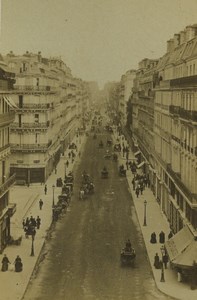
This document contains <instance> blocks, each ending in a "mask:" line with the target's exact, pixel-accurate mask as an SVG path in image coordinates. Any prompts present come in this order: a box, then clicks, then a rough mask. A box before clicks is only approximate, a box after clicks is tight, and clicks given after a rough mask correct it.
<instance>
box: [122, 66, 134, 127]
mask: <svg viewBox="0 0 197 300" xmlns="http://www.w3.org/2000/svg"><path fill="white" fill-rule="evenodd" d="M135 75H136V71H135V70H129V71H127V72H126V73H125V74H124V75H122V77H121V81H120V91H119V108H118V110H119V115H120V118H121V125H122V127H124V126H126V123H127V103H128V100H129V97H130V96H131V94H132V88H133V80H134V78H135Z"/></svg>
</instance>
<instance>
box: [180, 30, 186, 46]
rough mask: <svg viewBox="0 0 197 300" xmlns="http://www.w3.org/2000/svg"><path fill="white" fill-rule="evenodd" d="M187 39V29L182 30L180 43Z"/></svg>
mask: <svg viewBox="0 0 197 300" xmlns="http://www.w3.org/2000/svg"><path fill="white" fill-rule="evenodd" d="M185 41H186V36H185V31H181V32H180V44H183V43H185Z"/></svg>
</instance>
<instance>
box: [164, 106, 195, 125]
mask: <svg viewBox="0 0 197 300" xmlns="http://www.w3.org/2000/svg"><path fill="white" fill-rule="evenodd" d="M169 112H170V113H171V114H173V115H178V116H179V117H181V118H182V119H185V120H191V121H192V122H197V111H192V110H186V109H184V108H182V107H180V106H175V105H170V106H169Z"/></svg>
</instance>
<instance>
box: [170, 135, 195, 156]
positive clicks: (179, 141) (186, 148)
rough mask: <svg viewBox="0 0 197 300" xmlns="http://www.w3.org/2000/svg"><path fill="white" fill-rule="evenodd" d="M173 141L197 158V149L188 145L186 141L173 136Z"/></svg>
mask: <svg viewBox="0 0 197 300" xmlns="http://www.w3.org/2000/svg"><path fill="white" fill-rule="evenodd" d="M171 137H172V139H173V140H174V141H175V142H177V143H178V144H179V145H180V146H181V147H182V148H183V149H185V150H187V151H188V152H190V153H191V154H194V155H195V156H197V147H190V146H189V145H187V144H186V141H185V142H183V141H181V140H180V139H179V138H178V137H176V136H174V135H172V136H171Z"/></svg>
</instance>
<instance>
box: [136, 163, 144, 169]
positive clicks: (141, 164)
mask: <svg viewBox="0 0 197 300" xmlns="http://www.w3.org/2000/svg"><path fill="white" fill-rule="evenodd" d="M144 164H145V162H144V161H142V162H141V163H140V164H139V165H138V166H137V168H138V169H139V168H141V167H142V166H143V165H144Z"/></svg>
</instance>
